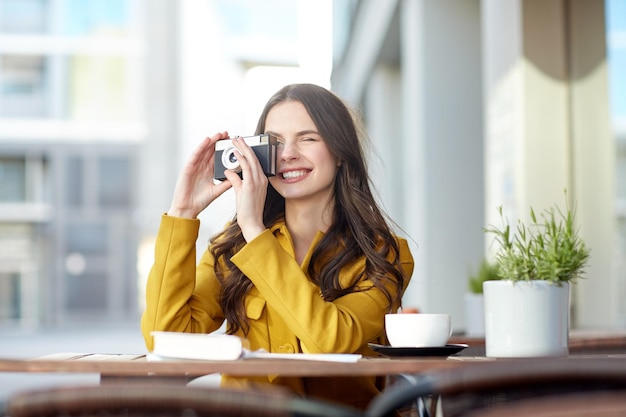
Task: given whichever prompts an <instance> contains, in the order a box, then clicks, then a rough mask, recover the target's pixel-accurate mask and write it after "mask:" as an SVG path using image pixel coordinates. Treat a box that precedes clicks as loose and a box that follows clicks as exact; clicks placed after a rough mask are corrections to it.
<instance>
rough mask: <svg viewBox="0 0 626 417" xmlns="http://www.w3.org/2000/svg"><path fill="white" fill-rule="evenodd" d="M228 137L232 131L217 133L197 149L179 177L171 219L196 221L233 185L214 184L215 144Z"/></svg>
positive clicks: (227, 182)
mask: <svg viewBox="0 0 626 417" xmlns="http://www.w3.org/2000/svg"><path fill="white" fill-rule="evenodd" d="M227 138H228V132H220V133H216V134H215V135H213V136H210V137H208V138H206V139H205V140H204V141H202V143H201V144H200V145H199V146H198V147H197V148H196V150H195V151H194V152H193V154H192V155H191V157H190V158H189V161H187V164H186V165H185V167H184V168H183V170H182V172H181V173H180V175H179V177H178V181H177V182H176V188H175V190H174V197H173V198H172V204H171V206H170V209H169V210H168V211H167V214H168V216H175V217H186V218H189V219H195V218H196V217H198V214H200V212H201V211H202V210H204V209H205V208H207V207H208V206H209V204H211V203H212V202H213V201H214V200H215V199H216V198H217V197H219V196H220V195H222V194H223V193H224V192H225V191H226V190H228V189H229V188H230V187H231V186H232V185H231V183H230V181H228V180H226V181H223V182H220V183H217V184H216V183H215V182H214V181H213V174H214V173H213V170H214V163H213V158H214V155H215V142H217V141H218V140H221V139H227Z"/></svg>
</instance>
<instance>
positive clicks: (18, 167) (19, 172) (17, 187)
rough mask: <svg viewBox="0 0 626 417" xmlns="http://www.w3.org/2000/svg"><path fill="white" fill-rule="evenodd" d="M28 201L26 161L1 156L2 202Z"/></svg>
mask: <svg viewBox="0 0 626 417" xmlns="http://www.w3.org/2000/svg"><path fill="white" fill-rule="evenodd" d="M25 201H26V161H25V159H24V158H19V157H14V158H12V157H1V156H0V203H19V202H25Z"/></svg>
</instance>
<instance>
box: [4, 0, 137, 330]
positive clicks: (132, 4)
mask: <svg viewBox="0 0 626 417" xmlns="http://www.w3.org/2000/svg"><path fill="white" fill-rule="evenodd" d="M142 5H143V0H0V248H13V250H11V251H5V252H3V253H2V254H0V271H2V274H0V305H1V307H0V326H3V325H5V324H11V323H17V324H18V325H23V324H24V323H27V324H28V325H32V324H35V325H43V326H47V325H56V324H59V323H64V322H68V321H70V322H71V321H74V320H78V321H80V320H86V319H89V318H93V317H97V318H101V319H107V318H118V319H124V318H129V317H131V318H133V319H134V318H136V316H137V314H138V312H137V306H136V297H135V296H134V295H135V294H136V285H137V284H136V281H137V276H136V272H135V270H136V267H135V264H136V248H135V246H136V242H137V240H138V238H137V236H136V235H137V230H136V229H135V228H134V227H133V212H134V210H135V206H136V202H135V201H134V199H135V194H136V193H135V192H134V190H135V189H136V185H135V183H136V181H137V179H136V175H135V174H136V173H137V160H138V158H137V148H138V143H137V141H136V139H137V136H136V135H135V136H132V135H131V136H130V137H129V135H128V134H127V133H125V132H127V130H124V126H132V125H137V124H141V123H143V120H142V114H141V103H142V100H141V98H140V97H139V94H140V93H141V91H142V88H143V87H142V84H141V83H142V77H141V76H140V75H141V71H142V61H141V57H142V54H143V43H144V38H143V36H144V35H143V32H142V27H141V21H140V19H139V17H140V16H141V9H142V7H143V6H142ZM120 126H121V128H120ZM120 242H122V243H120ZM120 299H122V300H124V301H123V302H120V301H119V300H120ZM128 300H131V301H132V302H128ZM133 302H134V303H133ZM39 306H41V307H39ZM20 323H21V324H20Z"/></svg>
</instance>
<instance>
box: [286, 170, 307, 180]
mask: <svg viewBox="0 0 626 417" xmlns="http://www.w3.org/2000/svg"><path fill="white" fill-rule="evenodd" d="M303 175H306V171H304V170H301V171H287V172H283V178H284V179H286V180H290V179H293V178H298V177H301V176H303Z"/></svg>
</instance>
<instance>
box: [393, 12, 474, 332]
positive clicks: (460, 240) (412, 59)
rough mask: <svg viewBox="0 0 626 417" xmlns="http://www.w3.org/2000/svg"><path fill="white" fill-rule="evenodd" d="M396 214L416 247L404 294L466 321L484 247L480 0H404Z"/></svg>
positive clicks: (412, 301)
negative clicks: (471, 275)
mask: <svg viewBox="0 0 626 417" xmlns="http://www.w3.org/2000/svg"><path fill="white" fill-rule="evenodd" d="M401 4H402V9H401V10H400V16H401V23H400V26H401V35H400V36H401V45H402V51H401V56H402V74H403V88H402V91H403V108H404V113H403V118H404V122H403V127H404V132H403V135H402V137H403V144H404V151H405V154H404V155H405V159H404V164H403V169H404V174H403V181H402V182H401V184H402V188H400V189H398V190H397V192H398V193H402V195H403V200H404V213H403V217H402V224H403V225H405V227H406V229H407V231H408V232H409V234H410V235H411V237H412V238H413V239H414V240H415V242H416V244H417V247H416V248H415V250H414V254H415V257H416V272H415V274H414V277H413V280H414V282H413V284H412V286H411V288H410V289H409V292H408V293H407V297H406V301H405V304H407V305H409V304H415V305H417V306H418V307H420V308H422V309H423V310H424V311H426V312H450V313H452V315H453V326H454V327H455V328H456V329H460V328H461V329H462V328H463V327H464V324H465V323H464V321H465V318H464V312H463V302H462V300H463V295H464V293H465V292H466V289H467V277H468V272H469V270H470V269H471V268H473V267H476V266H477V265H478V263H479V262H480V259H481V258H482V255H483V232H482V227H483V220H484V213H483V170H482V166H483V126H482V100H481V93H482V89H481V62H480V4H479V1H464V2H457V1H448V0H446V1H437V2H430V1H404V2H402V3H401Z"/></svg>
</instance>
